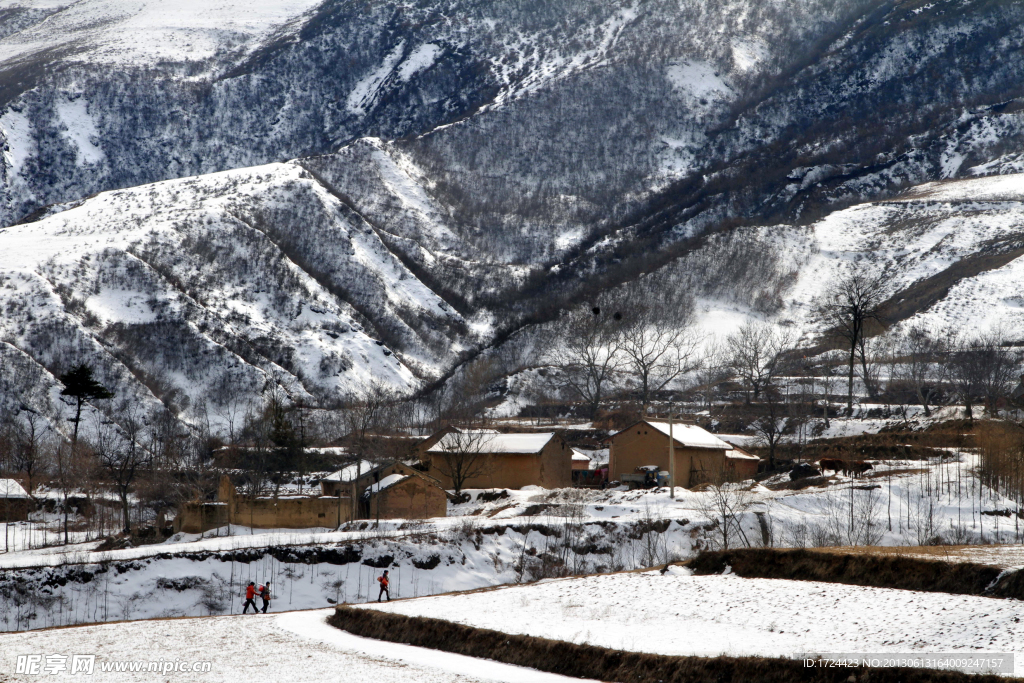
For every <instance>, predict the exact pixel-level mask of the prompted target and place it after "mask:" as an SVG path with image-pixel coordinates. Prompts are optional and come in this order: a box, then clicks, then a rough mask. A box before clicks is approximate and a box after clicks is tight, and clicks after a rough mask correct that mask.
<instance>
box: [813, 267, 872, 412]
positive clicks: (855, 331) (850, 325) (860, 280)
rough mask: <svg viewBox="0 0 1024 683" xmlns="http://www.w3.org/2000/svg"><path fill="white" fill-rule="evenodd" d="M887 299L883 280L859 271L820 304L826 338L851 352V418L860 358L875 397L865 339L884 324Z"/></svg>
mask: <svg viewBox="0 0 1024 683" xmlns="http://www.w3.org/2000/svg"><path fill="white" fill-rule="evenodd" d="M884 296H885V279H884V277H883V276H881V275H879V276H875V277H871V276H868V275H865V274H863V273H860V272H856V271H855V272H853V273H851V274H849V275H846V276H843V277H840V278H839V279H837V280H836V281H834V282H833V283H832V284H831V285H830V286H829V288H828V289H827V290H826V291H825V295H824V297H823V298H822V299H821V301H820V302H819V303H818V307H817V317H818V321H819V323H820V324H821V325H822V326H823V327H824V328H825V332H826V334H833V335H836V336H837V337H839V338H840V339H842V340H844V341H845V345H846V348H847V349H849V352H850V362H849V375H848V378H847V379H848V382H847V397H846V410H847V413H849V414H851V415H852V414H853V375H854V367H855V365H856V363H857V358H858V356H859V358H860V362H861V366H862V368H863V371H864V378H865V381H866V382H868V383H869V384H868V386H867V389H868V394H869V395H871V396H874V395H875V388H874V386H872V385H871V384H870V373H869V372H868V367H867V352H866V349H865V339H866V336H867V333H868V332H869V329H868V328H869V326H870V325H871V324H879V325H880V324H881V318H882V302H883V301H884Z"/></svg>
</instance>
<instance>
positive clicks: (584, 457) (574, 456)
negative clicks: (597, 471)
mask: <svg viewBox="0 0 1024 683" xmlns="http://www.w3.org/2000/svg"><path fill="white" fill-rule="evenodd" d="M572 459H573V460H579V461H584V460H585V461H586V462H590V456H589V455H587V454H586V453H581V452H580V451H578V450H576V449H575V448H574V449H572Z"/></svg>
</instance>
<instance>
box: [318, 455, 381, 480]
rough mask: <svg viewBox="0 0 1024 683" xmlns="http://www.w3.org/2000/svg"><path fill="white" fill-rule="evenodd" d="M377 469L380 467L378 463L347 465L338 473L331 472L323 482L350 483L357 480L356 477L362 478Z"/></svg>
mask: <svg viewBox="0 0 1024 683" xmlns="http://www.w3.org/2000/svg"><path fill="white" fill-rule="evenodd" d="M357 465H358V467H357ZM376 467H378V464H377V463H375V462H370V461H369V460H362V461H360V462H358V463H352V464H351V465H345V466H344V467H342V468H341V469H340V470H338V471H337V472H331V473H330V474H328V475H327V476H326V477H324V478H323V479H322V481H341V482H350V481H353V480H354V479H355V478H356V476H362V475H364V474H366V473H367V472H369V471H370V470H372V469H375V468H376ZM357 472H358V475H357Z"/></svg>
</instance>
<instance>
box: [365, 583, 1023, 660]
mask: <svg viewBox="0 0 1024 683" xmlns="http://www.w3.org/2000/svg"><path fill="white" fill-rule="evenodd" d="M360 607H362V608H366V609H379V610H383V611H388V612H394V613H398V614H405V615H409V616H421V617H431V618H435V619H444V620H447V621H452V622H456V623H460V624H465V625H469V626H475V627H479V628H486V629H493V630H498V631H503V632H505V633H510V634H518V635H530V636H537V637H542V638H550V639H554V640H563V641H569V642H574V643H579V644H590V645H598V646H603V647H609V648H613V649H622V650H630V651H639V652H649V653H655V654H665V655H698V656H717V655H734V656H755V655H757V656H768V657H797V656H801V655H803V654H805V653H806V654H820V655H825V654H836V653H862V654H873V653H889V654H907V655H912V654H917V655H925V654H938V653H962V654H971V655H978V654H981V653H1012V652H1017V653H1024V623H1021V620H1020V612H1021V610H1020V604H1019V603H1018V602H1017V601H1014V600H1000V599H995V598H982V597H975V596H965V595H949V594H945V593H922V592H917V591H904V590H893V589H883V588H865V587H860V586H846V585H840V584H829V583H817V582H809V581H783V580H774V579H744V578H739V577H736V576H732V575H725V576H691V575H690V573H689V570H686V569H681V568H675V567H673V568H672V569H670V570H669V572H668V573H667V574H665V575H662V574H661V573H660V572H657V571H654V572H645V573H634V574H614V575H606V576H592V577H585V578H577V579H563V580H554V581H544V582H540V583H536V584H532V585H528V586H515V587H508V588H501V589H497V590H491V591H482V592H477V593H468V594H461V595H439V596H433V597H427V598H418V599H414V600H402V601H396V602H392V603H390V604H383V605H378V604H376V603H373V604H369V605H361V606H360ZM1020 659H1022V661H1021V662H1017V663H1016V671H1015V674H1016V675H1018V676H1019V675H1021V674H1022V673H1024V657H1022V658H1020Z"/></svg>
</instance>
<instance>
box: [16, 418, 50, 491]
mask: <svg viewBox="0 0 1024 683" xmlns="http://www.w3.org/2000/svg"><path fill="white" fill-rule="evenodd" d="M12 427H13V446H14V450H13V453H12V456H13V457H12V465H13V466H14V468H15V470H16V471H18V472H24V473H25V482H26V483H25V489H26V491H28V494H29V495H30V496H31V495H32V489H33V488H34V481H35V478H36V476H37V475H39V474H40V471H41V470H44V469H45V467H46V458H45V454H44V452H43V448H42V442H43V440H44V439H46V438H48V437H49V436H50V435H51V434H52V431H53V430H52V428H51V427H50V424H49V422H48V421H47V420H46V418H44V417H43V416H42V415H40V414H39V413H37V412H36V411H35V410H32V409H31V408H29V407H28V406H21V411H20V413H19V414H18V415H17V416H16V417H15V418H14V419H13V420H12Z"/></svg>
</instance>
